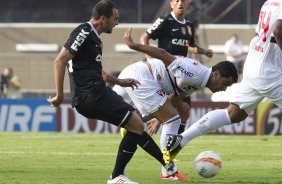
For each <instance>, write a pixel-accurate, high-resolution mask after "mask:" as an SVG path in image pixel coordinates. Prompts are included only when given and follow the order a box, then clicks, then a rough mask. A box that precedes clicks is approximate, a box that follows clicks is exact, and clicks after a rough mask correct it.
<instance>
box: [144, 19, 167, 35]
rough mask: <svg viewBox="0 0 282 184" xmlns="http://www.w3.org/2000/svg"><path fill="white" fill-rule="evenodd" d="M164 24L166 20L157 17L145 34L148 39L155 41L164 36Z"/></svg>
mask: <svg viewBox="0 0 282 184" xmlns="http://www.w3.org/2000/svg"><path fill="white" fill-rule="evenodd" d="M165 23H166V19H165V17H159V18H158V19H157V20H156V21H155V22H154V23H153V24H152V25H151V26H150V27H149V28H148V29H147V34H148V35H149V38H151V39H153V40H156V39H158V38H159V37H160V36H161V35H163V34H165V29H164V28H165Z"/></svg>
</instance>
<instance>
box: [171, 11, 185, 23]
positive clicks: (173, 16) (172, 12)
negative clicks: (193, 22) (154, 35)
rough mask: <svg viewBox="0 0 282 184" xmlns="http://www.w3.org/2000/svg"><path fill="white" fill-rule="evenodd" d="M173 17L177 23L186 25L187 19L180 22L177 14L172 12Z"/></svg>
mask: <svg viewBox="0 0 282 184" xmlns="http://www.w3.org/2000/svg"><path fill="white" fill-rule="evenodd" d="M170 14H171V16H172V17H173V18H174V19H175V20H176V21H177V22H179V23H180V24H185V23H186V19H184V20H183V21H179V20H178V19H177V18H176V16H175V13H174V12H173V11H172V12H170Z"/></svg>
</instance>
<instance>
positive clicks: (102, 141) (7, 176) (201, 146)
mask: <svg viewBox="0 0 282 184" xmlns="http://www.w3.org/2000/svg"><path fill="white" fill-rule="evenodd" d="M153 137H154V139H155V140H156V142H157V143H158V142H159V136H153ZM120 139H121V137H120V135H110V134H107V135H105V134H104V135H94V134H93V135H92V134H80V133H79V134H71V133H68V134H63V133H4V132H1V133H0V183H1V184H90V183H91V184H105V183H106V181H107V178H108V177H109V175H110V174H111V172H112V169H113V165H114V162H115V159H116V152H117V149H118V144H119V142H120ZM206 150H212V151H215V152H217V153H219V154H220V156H221V158H222V160H223V167H222V168H221V171H220V173H219V174H218V175H217V176H215V177H213V178H209V179H206V178H202V177H201V176H199V175H198V174H197V173H196V172H195V169H194V165H193V161H194V159H195V157H196V155H197V154H198V153H200V152H202V151H206ZM176 164H177V165H178V168H179V170H180V172H183V173H185V174H187V175H188V176H189V177H190V178H191V179H190V180H189V181H186V182H183V181H162V180H160V179H159V174H160V168H161V167H160V164H159V163H158V162H157V161H156V160H154V159H153V158H151V157H150V156H149V155H148V154H147V153H145V152H144V151H143V150H142V149H141V148H140V147H139V148H138V151H137V152H136V154H135V156H134V157H133V159H132V160H131V162H130V163H129V165H128V166H127V168H126V174H127V175H128V176H129V178H131V179H132V180H135V181H137V182H139V183H140V184H162V183H164V184H168V183H189V184H200V183H212V184H220V183H229V184H282V137H281V136H275V137H265V136H219V135H205V136H201V137H198V138H196V139H194V140H193V141H191V142H190V144H189V145H188V146H186V147H185V148H183V149H182V151H181V152H180V153H179V155H178V157H177V161H176Z"/></svg>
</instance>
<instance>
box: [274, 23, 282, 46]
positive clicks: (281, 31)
mask: <svg viewBox="0 0 282 184" xmlns="http://www.w3.org/2000/svg"><path fill="white" fill-rule="evenodd" d="M273 34H274V37H275V40H276V42H277V44H278V45H279V47H280V49H281V50H282V20H281V19H279V20H277V21H276V27H275V28H274V31H273Z"/></svg>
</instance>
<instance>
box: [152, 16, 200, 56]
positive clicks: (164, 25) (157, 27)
mask: <svg viewBox="0 0 282 184" xmlns="http://www.w3.org/2000/svg"><path fill="white" fill-rule="evenodd" d="M194 32H195V31H194V24H193V22H191V21H190V20H189V19H185V22H183V23H181V22H179V21H178V20H176V19H175V18H174V17H173V16H172V15H171V13H169V14H168V15H166V16H163V17H160V18H158V19H157V20H156V21H155V22H154V24H153V25H152V26H151V27H149V28H148V29H147V34H148V35H149V38H151V39H153V40H155V39H158V47H159V48H163V49H165V50H166V51H167V52H169V53H170V54H172V55H180V56H185V57H186V56H187V53H188V47H187V46H188V45H189V44H194V43H195V38H194Z"/></svg>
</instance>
